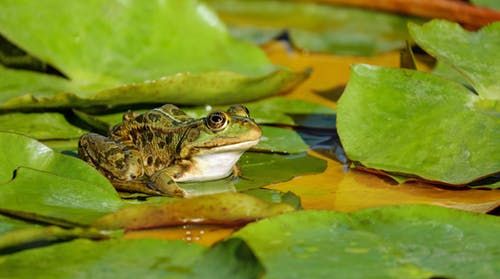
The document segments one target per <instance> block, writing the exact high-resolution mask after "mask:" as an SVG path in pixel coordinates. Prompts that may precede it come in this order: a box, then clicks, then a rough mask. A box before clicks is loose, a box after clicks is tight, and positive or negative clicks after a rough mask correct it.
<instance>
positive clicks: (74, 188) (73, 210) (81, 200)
mask: <svg viewBox="0 0 500 279" xmlns="http://www.w3.org/2000/svg"><path fill="white" fill-rule="evenodd" d="M122 206H123V203H122V201H121V199H120V197H119V196H118V195H117V193H116V192H111V191H110V190H108V189H104V188H102V187H100V186H99V185H94V184H90V183H89V182H86V181H82V180H77V179H70V178H67V177H62V176H58V175H55V174H52V173H47V172H44V171H39V170H34V169H29V168H19V169H18V170H17V171H16V177H15V178H14V179H13V180H12V181H11V182H9V183H6V184H3V185H1V187H0V212H8V213H9V214H12V215H17V216H21V217H24V218H29V219H34V220H41V221H45V222H49V223H54V224H63V225H65V224H67V223H69V224H74V225H87V224H89V223H91V222H92V221H94V220H96V219H97V218H99V217H101V216H103V215H105V214H107V213H110V212H114V211H116V210H118V209H119V208H120V207H122Z"/></svg>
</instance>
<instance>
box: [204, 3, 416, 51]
mask: <svg viewBox="0 0 500 279" xmlns="http://www.w3.org/2000/svg"><path fill="white" fill-rule="evenodd" d="M208 3H209V4H210V5H211V6H212V7H213V8H214V9H215V10H216V11H217V12H218V14H219V16H220V17H221V18H222V19H223V20H224V21H225V22H226V23H227V24H228V25H229V26H230V27H231V33H232V34H233V35H235V36H237V37H241V38H244V39H247V40H252V41H255V42H257V43H261V42H262V38H261V36H263V37H265V38H272V37H275V36H276V35H277V34H279V33H280V31H281V32H282V31H284V30H288V32H289V36H290V39H291V41H292V43H293V44H294V45H295V46H297V47H298V48H301V49H305V50H309V51H319V52H329V53H335V54H347V55H373V54H376V53H380V52H386V51H390V50H394V49H398V48H402V47H403V46H404V41H405V40H406V39H407V38H408V32H407V29H406V24H407V22H408V20H409V18H406V17H403V16H398V15H393V14H388V13H382V12H376V11H369V10H362V9H356V8H349V7H342V6H335V5H321V4H314V3H297V2H296V1H268V0H260V1H244V0H222V1H221V0H209V1H208ZM259 35H260V36H259ZM255 38H256V39H257V40H255Z"/></svg>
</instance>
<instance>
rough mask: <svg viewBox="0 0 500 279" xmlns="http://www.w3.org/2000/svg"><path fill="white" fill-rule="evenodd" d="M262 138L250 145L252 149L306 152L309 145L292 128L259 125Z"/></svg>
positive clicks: (277, 151) (274, 151)
mask: <svg viewBox="0 0 500 279" xmlns="http://www.w3.org/2000/svg"><path fill="white" fill-rule="evenodd" d="M261 128H262V138H261V139H260V141H259V143H258V144H257V145H256V146H254V147H252V150H254V151H264V152H273V153H301V152H306V151H307V150H308V149H309V146H308V145H307V144H306V143H305V142H304V141H303V140H302V138H301V137H300V136H299V134H297V132H295V131H294V130H292V129H284V128H278V127H269V126H261Z"/></svg>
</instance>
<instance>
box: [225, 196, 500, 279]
mask: <svg viewBox="0 0 500 279" xmlns="http://www.w3.org/2000/svg"><path fill="white" fill-rule="evenodd" d="M497 218H498V217H495V216H487V215H479V214H473V213H467V212H463V211H458V210H452V209H445V208H440V207H434V206H423V205H420V206H417V205H414V206H393V207H386V208H375V209H368V210H362V211H358V212H354V213H350V214H346V213H338V212H331V211H330V212H328V211H298V212H293V213H289V214H285V215H281V216H277V217H274V218H270V219H266V220H262V221H260V222H257V223H253V224H250V225H248V226H246V227H245V228H243V229H242V230H240V231H239V232H237V233H236V234H235V235H234V237H239V238H242V239H243V240H245V241H246V242H247V243H248V245H249V246H250V247H251V248H252V250H253V251H254V252H255V254H256V255H257V257H258V258H259V259H260V260H261V261H262V263H263V265H264V267H265V268H266V278H269V279H271V278H311V279H314V278H337V277H338V278H437V277H439V278H496V276H497V275H498V273H499V272H500V265H499V262H500V261H499V260H500V258H499V255H498V251H500V243H499V242H498V241H496V239H497V238H498V231H500V223H499V222H498V219H497ZM290 267H293V268H290Z"/></svg>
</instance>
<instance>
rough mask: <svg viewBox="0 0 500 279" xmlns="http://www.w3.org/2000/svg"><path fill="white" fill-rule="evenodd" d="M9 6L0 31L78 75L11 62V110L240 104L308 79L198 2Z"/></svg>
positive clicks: (5, 74)
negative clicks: (233, 33) (231, 31)
mask: <svg viewBox="0 0 500 279" xmlns="http://www.w3.org/2000/svg"><path fill="white" fill-rule="evenodd" d="M0 9H2V11H4V12H3V13H2V14H1V15H0V33H1V34H2V35H3V36H5V37H6V38H7V39H9V40H10V41H11V42H13V43H15V44H16V45H17V46H19V47H21V48H22V49H24V50H26V51H27V52H28V53H30V54H32V55H34V56H35V57H37V58H39V59H41V60H42V61H45V62H48V63H49V64H50V65H52V66H54V67H55V68H56V69H58V70H59V71H60V72H62V73H63V74H64V75H65V76H67V77H68V78H69V80H66V79H63V78H59V77H54V76H48V75H44V74H38V73H33V72H27V71H20V70H11V69H4V68H3V69H1V76H2V78H1V79H0V89H5V91H7V93H6V94H5V95H4V96H3V98H2V100H1V101H2V102H1V103H0V104H1V105H0V108H3V109H17V108H27V107H84V106H90V105H107V106H116V105H123V104H131V103H148V102H154V103H167V102H172V103H173V102H175V103H177V104H204V103H207V102H208V103H234V102H243V101H249V100H253V99H258V98H261V97H263V96H268V95H272V94H275V93H278V92H281V91H285V90H287V89H289V88H290V87H291V86H293V85H295V84H296V83H298V82H301V81H302V80H303V79H304V78H306V77H307V75H306V74H304V73H292V72H290V71H288V70H285V69H278V68H276V67H274V66H273V65H272V64H271V63H270V62H269V60H268V59H267V57H266V56H265V54H264V53H263V52H262V51H261V50H260V49H258V48H256V47H255V46H252V45H250V44H247V43H244V42H240V41H237V40H235V39H233V38H232V37H230V36H228V34H227V31H226V28H225V26H224V25H223V24H222V23H221V22H220V21H219V20H218V18H217V17H216V16H215V14H213V13H212V12H211V10H210V9H208V8H207V6H205V5H204V4H201V3H199V2H198V1H195V0H189V1H181V2H179V1H167V2H162V1H148V2H142V1H134V2H130V3H128V4H124V3H122V2H120V1H118V0H116V1H111V2H109V1H108V2H106V3H103V2H101V1H96V0H94V1H85V2H75V3H73V2H67V1H61V0H51V1H48V2H45V3H44V4H43V5H41V4H40V3H39V2H37V1H30V0H24V1H21V2H18V1H4V2H2V3H1V4H0ZM60 10H64V11H66V14H65V15H66V16H64V17H62V16H60V13H59V12H58V11H60ZM41 11H43V12H41ZM111 11H112V12H111ZM174 21H175V24H172V22H174ZM40 22H44V24H43V25H44V28H40V25H39V23H40ZM19 26H23V28H22V29H19ZM85 26H87V27H89V28H86V27H85ZM96 26H98V27H99V28H95V27H96ZM90 27H92V28H90ZM96 46H97V47H96ZM23 80H24V81H26V80H30V81H32V82H31V83H30V84H26V83H25V82H22V81H23ZM235 92H238V93H237V94H236V93H235Z"/></svg>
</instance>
